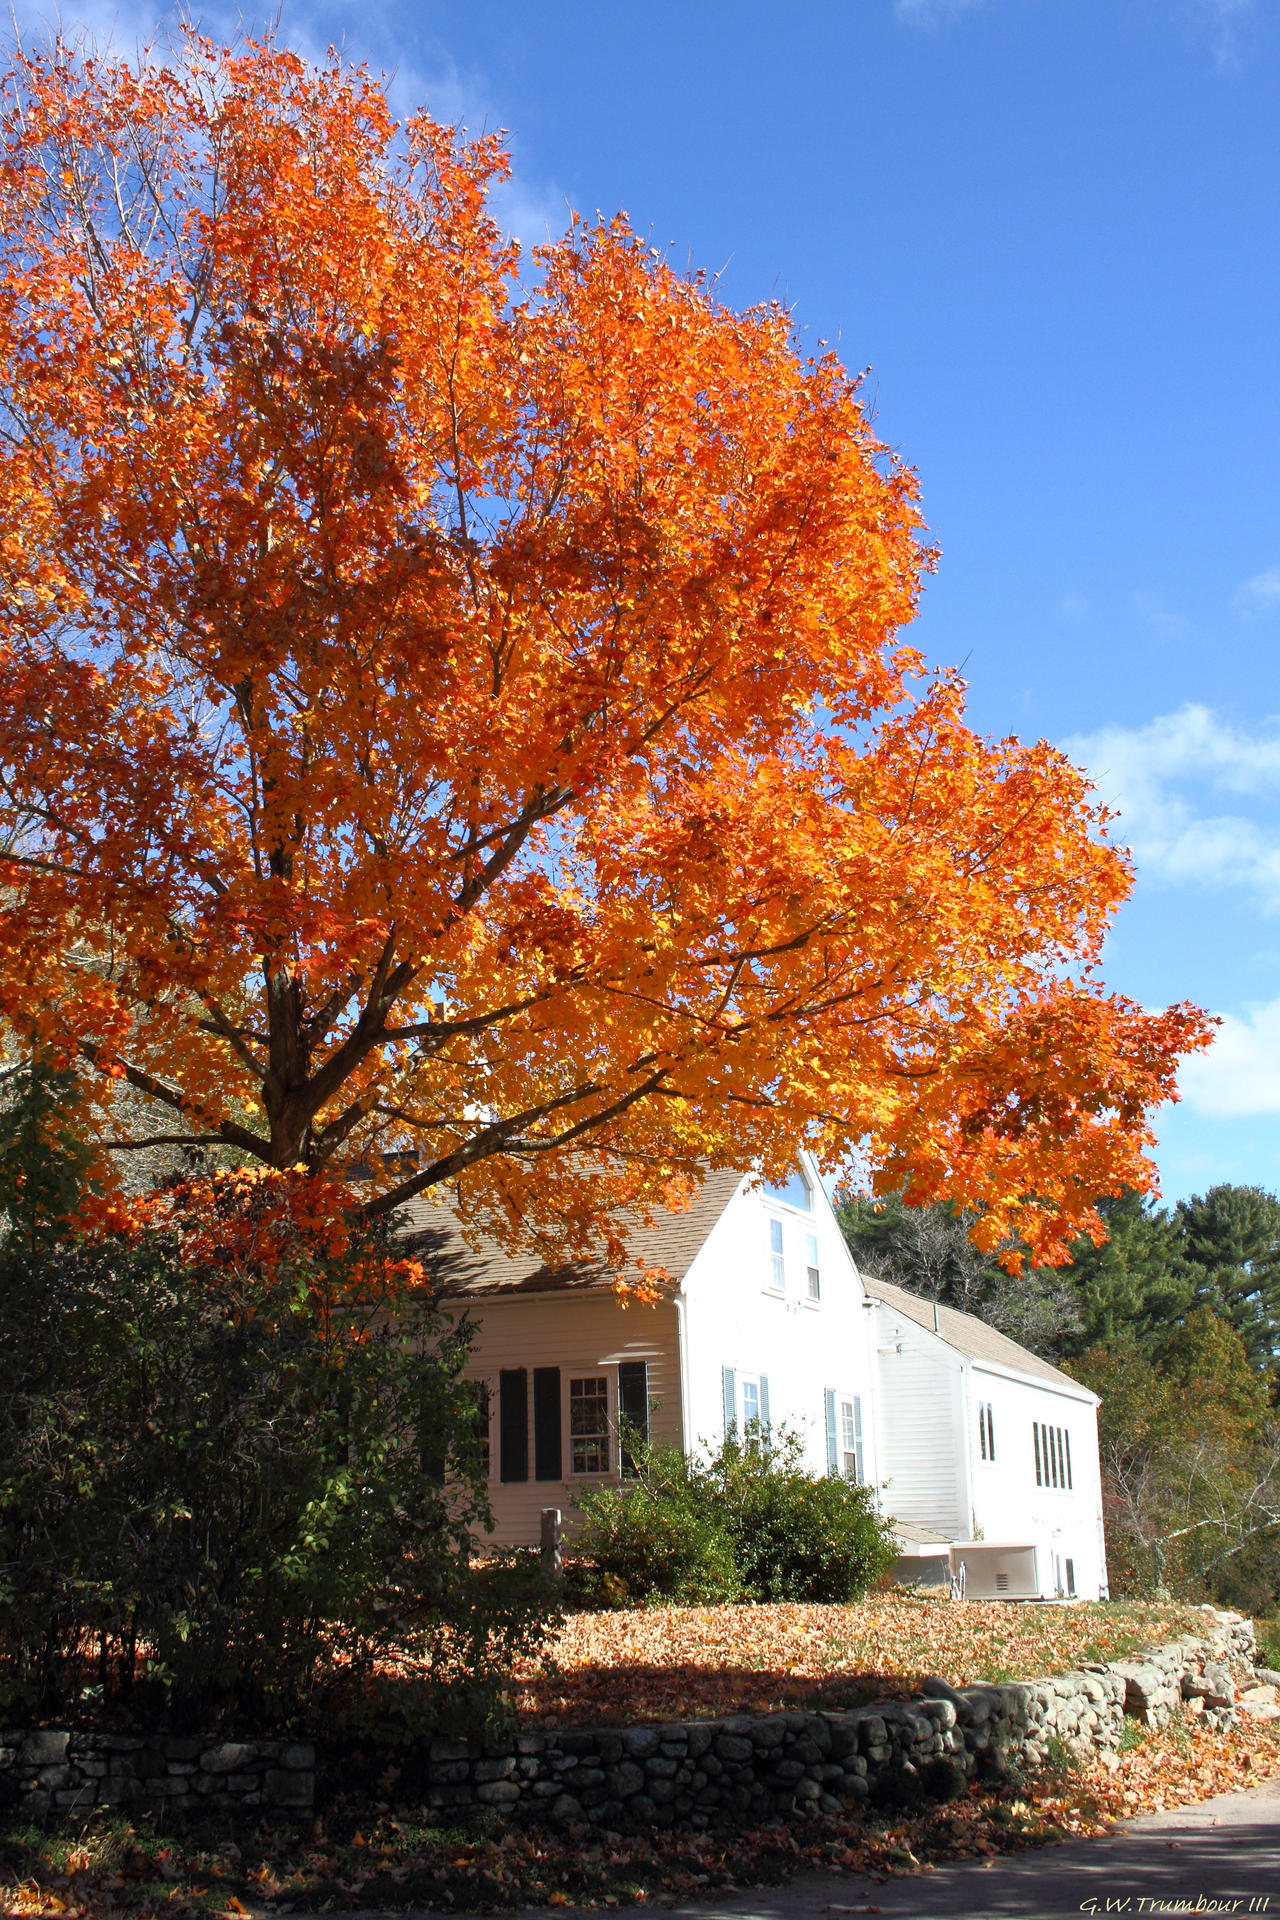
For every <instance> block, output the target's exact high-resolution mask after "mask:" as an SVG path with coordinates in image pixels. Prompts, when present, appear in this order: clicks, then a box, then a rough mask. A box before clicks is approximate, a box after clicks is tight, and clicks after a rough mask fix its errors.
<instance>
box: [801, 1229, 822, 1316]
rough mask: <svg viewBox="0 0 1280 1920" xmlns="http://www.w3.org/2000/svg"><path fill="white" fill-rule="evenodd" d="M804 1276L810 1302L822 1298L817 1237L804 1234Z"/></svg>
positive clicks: (814, 1234)
mask: <svg viewBox="0 0 1280 1920" xmlns="http://www.w3.org/2000/svg"><path fill="white" fill-rule="evenodd" d="M804 1257H805V1274H806V1276H807V1280H808V1292H809V1298H810V1300H821V1298H822V1272H821V1269H820V1268H819V1266H818V1236H817V1234H816V1233H806V1235H805V1237H804Z"/></svg>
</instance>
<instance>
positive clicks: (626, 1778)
mask: <svg viewBox="0 0 1280 1920" xmlns="http://www.w3.org/2000/svg"><path fill="white" fill-rule="evenodd" d="M609 1785H610V1786H611V1787H612V1788H613V1791H614V1792H615V1793H616V1794H617V1795H619V1797H620V1798H621V1799H623V1800H625V1799H627V1798H628V1796H629V1795H631V1794H633V1793H639V1791H640V1789H641V1787H643V1785H644V1773H643V1771H642V1769H641V1768H639V1767H638V1766H636V1764H635V1762H634V1761H633V1760H623V1761H620V1762H619V1764H618V1765H617V1766H616V1767H614V1768H613V1770H612V1772H611V1773H610V1775H609Z"/></svg>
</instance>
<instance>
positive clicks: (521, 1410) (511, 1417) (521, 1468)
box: [498, 1367, 529, 1480]
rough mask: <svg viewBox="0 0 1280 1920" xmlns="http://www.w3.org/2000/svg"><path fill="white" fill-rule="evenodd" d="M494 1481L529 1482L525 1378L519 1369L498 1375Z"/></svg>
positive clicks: (509, 1369)
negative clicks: (496, 1472) (496, 1451)
mask: <svg viewBox="0 0 1280 1920" xmlns="http://www.w3.org/2000/svg"><path fill="white" fill-rule="evenodd" d="M498 1477H499V1479H501V1480H527V1479H528V1478H529V1376H528V1374H527V1373H526V1372H525V1370H524V1368H523V1367H510V1368H504V1369H503V1371H502V1372H501V1373H500V1374H499V1375H498Z"/></svg>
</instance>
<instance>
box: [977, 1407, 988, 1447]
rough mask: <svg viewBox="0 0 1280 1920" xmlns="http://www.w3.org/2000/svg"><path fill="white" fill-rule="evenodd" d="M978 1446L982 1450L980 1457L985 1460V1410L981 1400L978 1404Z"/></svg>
mask: <svg viewBox="0 0 1280 1920" xmlns="http://www.w3.org/2000/svg"><path fill="white" fill-rule="evenodd" d="M978 1445H979V1447H980V1448H981V1449H982V1457H983V1459H984V1460H985V1459H986V1457H987V1409H986V1406H985V1404H984V1402H983V1401H981V1400H979V1402H978Z"/></svg>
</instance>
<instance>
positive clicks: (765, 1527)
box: [576, 1433, 896, 1606]
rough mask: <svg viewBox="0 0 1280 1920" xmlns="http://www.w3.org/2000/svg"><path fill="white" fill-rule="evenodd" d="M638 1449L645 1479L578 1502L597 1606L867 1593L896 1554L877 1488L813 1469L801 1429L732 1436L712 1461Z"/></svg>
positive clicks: (589, 1597)
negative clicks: (765, 1438) (759, 1437)
mask: <svg viewBox="0 0 1280 1920" xmlns="http://www.w3.org/2000/svg"><path fill="white" fill-rule="evenodd" d="M630 1450H631V1452H632V1454H633V1456H634V1459H635V1467H636V1478H635V1479H634V1480H633V1481H631V1482H629V1483H624V1484H623V1485H622V1486H621V1487H600V1488H596V1489H594V1490H592V1491H590V1492H587V1493H584V1494H582V1495H581V1497H580V1499H579V1502H578V1505H579V1508H580V1510H581V1512H582V1516H583V1518H582V1527H581V1531H580V1533H579V1536H578V1542H577V1545H578V1551H579V1553H580V1555H581V1556H582V1560H583V1562H585V1566H584V1567H583V1568H581V1570H580V1571H579V1572H578V1575H577V1578H576V1591H577V1595H578V1597H580V1598H581V1599H583V1600H585V1601H587V1602H589V1603H592V1602H593V1603H595V1604H603V1605H608V1606H643V1605H647V1604H651V1603H652V1602H655V1601H660V1600H661V1601H668V1602H674V1603H676V1604H687V1605H694V1604H699V1603H707V1602H715V1601H727V1600H734V1599H747V1600H768V1601H773V1600H810V1601H843V1600H856V1599H860V1598H861V1597H862V1595H863V1594H864V1593H865V1592H866V1591H867V1589H868V1587H869V1586H870V1585H871V1584H872V1583H873V1582H874V1581H875V1580H877V1579H878V1578H879V1577H880V1575H881V1574H882V1573H883V1572H884V1571H885V1570H886V1569H887V1568H888V1567H889V1566H890V1565H891V1563H892V1561H893V1558H894V1554H895V1551H896V1549H895V1548H894V1547H893V1545H892V1542H891V1539H890V1537H889V1534H888V1530H887V1528H886V1526H885V1524H884V1522H883V1521H882V1520H881V1519H880V1517H879V1515H878V1514H877V1512H876V1510H875V1507H874V1504H873V1501H872V1497H871V1493H870V1490H869V1489H868V1488H866V1487H859V1486H856V1485H854V1484H853V1483H852V1482H851V1481H849V1480H844V1479H840V1478H838V1477H837V1476H835V1475H832V1476H830V1477H824V1478H815V1477H814V1476H813V1475H812V1474H810V1473H808V1472H807V1471H806V1469H805V1466H804V1449H803V1442H802V1441H801V1440H800V1439H799V1437H798V1436H796V1435H793V1434H787V1433H781V1434H778V1435H776V1436H773V1437H772V1438H771V1440H770V1442H769V1443H768V1444H765V1445H761V1444H759V1443H753V1442H752V1441H750V1440H749V1441H748V1442H747V1443H746V1444H744V1443H743V1442H741V1441H739V1440H737V1439H731V1440H729V1441H727V1442H726V1443H725V1445H724V1446H722V1447H721V1448H720V1450H719V1451H718V1452H717V1453H715V1454H714V1455H712V1456H711V1458H710V1459H708V1460H705V1461H699V1460H686V1459H685V1457H684V1455H683V1454H681V1453H679V1452H678V1451H677V1450H675V1449H672V1448H645V1447H638V1446H635V1445H634V1444H633V1445H632V1447H631V1449H630Z"/></svg>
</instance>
